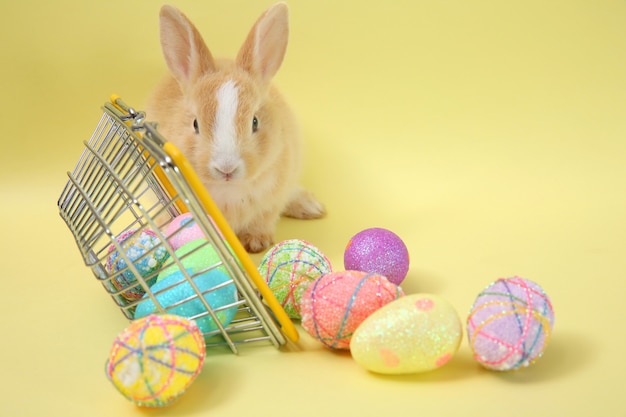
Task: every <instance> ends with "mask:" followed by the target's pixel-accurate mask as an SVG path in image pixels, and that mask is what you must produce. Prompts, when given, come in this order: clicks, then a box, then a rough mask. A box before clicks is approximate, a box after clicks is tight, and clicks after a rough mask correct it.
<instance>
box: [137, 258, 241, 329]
mask: <svg viewBox="0 0 626 417" xmlns="http://www.w3.org/2000/svg"><path fill="white" fill-rule="evenodd" d="M187 273H188V274H189V275H192V273H191V271H187ZM192 280H193V282H194V284H195V285H196V287H197V288H198V290H199V291H200V293H202V296H203V298H204V300H205V301H206V303H207V304H208V305H209V307H210V308H211V310H212V311H213V312H214V314H215V316H216V317H217V319H218V320H219V322H220V323H221V324H222V326H224V327H226V326H228V324H229V323H230V322H231V321H232V319H233V318H234V317H235V313H236V312H237V306H236V305H232V304H234V303H236V302H237V299H238V297H237V289H236V287H235V284H233V282H232V280H231V279H230V278H229V277H228V276H227V275H226V274H224V273H223V272H222V271H220V270H217V269H212V270H209V271H207V272H203V273H201V274H199V275H195V276H193V277H192ZM150 291H151V292H152V293H153V294H154V296H155V297H156V300H157V301H158V303H159V304H160V305H161V307H163V309H164V310H165V311H166V312H167V313H169V314H176V315H179V316H182V317H188V318H193V320H195V321H196V323H197V324H198V327H199V328H200V330H201V331H202V333H204V334H205V337H210V336H212V334H211V333H215V332H216V331H217V330H218V329H219V327H218V325H217V324H216V323H215V320H213V317H212V316H211V314H210V313H209V312H208V310H207V308H206V307H205V305H204V303H203V302H202V299H201V298H200V296H199V295H198V293H197V292H196V291H195V290H194V288H193V287H192V286H191V284H190V283H189V281H188V280H187V277H186V276H185V275H184V274H183V272H181V271H180V270H179V271H176V272H174V273H173V274H171V275H169V276H167V277H165V278H163V279H162V280H160V281H159V282H157V283H156V284H154V285H153V286H152V287H151V288H150ZM154 313H159V309H158V308H157V307H156V306H155V304H154V302H153V301H152V299H151V298H149V297H148V295H147V294H146V295H144V298H143V300H142V301H141V302H140V303H139V304H138V305H137V309H136V310H135V319H138V318H141V317H145V316H148V315H150V314H154Z"/></svg>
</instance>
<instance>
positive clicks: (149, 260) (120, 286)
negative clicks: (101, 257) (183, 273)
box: [106, 229, 169, 301]
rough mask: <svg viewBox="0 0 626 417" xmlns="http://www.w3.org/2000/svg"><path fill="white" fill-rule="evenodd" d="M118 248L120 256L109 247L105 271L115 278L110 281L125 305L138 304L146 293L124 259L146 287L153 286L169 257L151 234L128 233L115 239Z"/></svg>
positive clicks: (140, 232) (129, 231)
mask: <svg viewBox="0 0 626 417" xmlns="http://www.w3.org/2000/svg"><path fill="white" fill-rule="evenodd" d="M115 239H116V240H117V242H118V243H119V244H120V245H121V249H122V253H123V255H122V254H121V253H120V252H119V251H118V250H117V249H116V247H115V245H111V246H110V247H109V254H108V256H107V260H106V269H107V272H109V273H110V274H115V276H114V277H113V278H112V279H111V285H112V287H113V289H114V290H117V291H121V290H124V291H123V292H122V293H121V294H122V296H123V297H124V298H125V299H127V300H128V301H134V300H139V299H140V298H141V297H143V295H144V293H145V289H144V287H142V286H141V285H140V284H139V282H138V280H137V276H136V275H135V272H134V271H133V269H132V268H131V267H130V266H129V263H128V262H127V259H128V260H129V261H130V263H131V264H132V265H133V266H134V267H135V269H136V270H137V272H138V273H139V274H140V276H141V277H142V278H144V279H145V280H146V284H147V285H148V286H150V285H152V284H154V283H155V282H156V280H157V277H158V271H159V269H160V268H161V266H162V265H163V263H164V262H165V261H166V260H167V258H168V257H169V253H168V252H167V250H166V249H165V246H164V245H162V244H161V240H160V239H159V238H158V236H157V235H156V233H155V232H154V231H152V230H149V229H145V230H137V229H130V230H128V231H126V232H124V233H122V234H120V235H119V236H117V237H116V238H115Z"/></svg>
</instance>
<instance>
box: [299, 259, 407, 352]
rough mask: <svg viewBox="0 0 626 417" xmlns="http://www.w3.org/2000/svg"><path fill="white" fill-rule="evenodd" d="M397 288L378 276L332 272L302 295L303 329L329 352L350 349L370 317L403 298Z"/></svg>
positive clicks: (399, 289) (359, 272)
mask: <svg viewBox="0 0 626 417" xmlns="http://www.w3.org/2000/svg"><path fill="white" fill-rule="evenodd" d="M403 295H404V292H403V291H402V289H401V288H400V287H398V286H397V285H395V284H394V283H392V282H390V281H389V280H388V279H387V278H385V277H384V276H382V275H379V274H371V273H367V272H362V271H340V272H331V273H329V274H326V275H323V276H321V277H320V278H318V279H316V280H315V281H313V283H312V284H311V285H309V288H307V290H306V291H305V292H304V294H302V299H301V301H300V311H301V313H302V322H301V324H302V327H303V328H304V330H306V332H307V333H309V334H310V335H311V336H313V337H314V338H315V339H317V340H319V341H320V342H322V343H323V344H324V345H326V346H327V347H329V348H332V349H349V347H350V339H351V338H352V333H354V330H355V329H356V328H357V327H358V326H359V324H361V322H363V320H365V319H366V318H367V317H368V316H369V315H370V314H372V313H373V312H374V311H376V310H378V309H379V308H381V307H382V306H384V305H385V304H387V303H389V302H391V301H393V300H395V299H397V298H399V297H402V296H403Z"/></svg>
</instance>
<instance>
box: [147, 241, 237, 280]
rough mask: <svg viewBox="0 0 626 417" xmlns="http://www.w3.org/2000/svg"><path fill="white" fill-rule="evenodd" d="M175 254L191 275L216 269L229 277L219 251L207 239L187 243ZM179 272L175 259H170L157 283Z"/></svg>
mask: <svg viewBox="0 0 626 417" xmlns="http://www.w3.org/2000/svg"><path fill="white" fill-rule="evenodd" d="M174 254H175V255H176V258H177V259H178V260H179V261H180V262H181V264H182V265H183V267H184V268H185V269H186V270H188V271H190V272H191V274H196V273H199V272H204V271H206V270H208V269H210V268H216V269H218V270H220V271H222V272H223V273H224V274H227V275H228V270H227V268H226V267H225V266H224V265H223V264H222V260H221V259H220V257H219V255H218V253H217V251H216V250H215V248H214V247H213V245H211V243H210V242H209V241H208V240H206V239H196V240H194V241H191V242H189V243H186V244H184V245H183V246H181V247H180V248H178V249H177V250H176V252H174ZM177 271H180V267H179V266H178V264H177V263H176V262H175V261H174V258H170V259H168V261H167V262H166V263H165V264H164V265H163V270H162V271H161V272H160V273H159V278H158V279H157V282H158V281H160V280H161V279H163V278H164V277H167V276H169V275H172V274H173V273H174V272H177Z"/></svg>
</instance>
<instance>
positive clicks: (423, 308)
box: [350, 294, 463, 374]
mask: <svg viewBox="0 0 626 417" xmlns="http://www.w3.org/2000/svg"><path fill="white" fill-rule="evenodd" d="M462 336H463V326H462V324H461V320H460V319H459V315H458V313H457V312H456V310H455V309H454V307H453V306H452V305H451V304H450V303H449V302H448V301H446V300H445V299H443V298H441V297H438V296H436V295H432V294H410V295H407V296H405V297H402V298H399V299H397V300H395V301H392V302H390V303H389V304H387V305H385V306H384V307H382V308H381V309H379V310H377V311H375V312H374V313H372V314H371V315H370V316H369V317H368V318H366V319H365V320H364V321H363V323H361V325H360V326H359V327H358V328H357V329H356V331H355V332H354V335H353V337H352V341H351V342H350V352H351V354H352V357H353V358H354V360H355V361H356V362H357V363H358V364H359V365H361V366H363V367H364V368H365V369H367V370H369V371H372V372H377V373H382V374H411V373H419V372H425V371H430V370H433V369H436V368H439V367H441V366H443V365H445V364H446V363H447V362H448V361H449V360H450V359H451V358H452V357H453V356H454V355H455V354H456V352H457V350H458V348H459V345H460V344H461V338H462Z"/></svg>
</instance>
